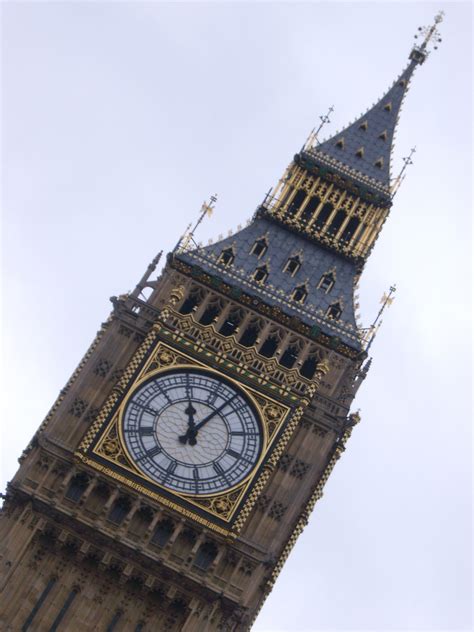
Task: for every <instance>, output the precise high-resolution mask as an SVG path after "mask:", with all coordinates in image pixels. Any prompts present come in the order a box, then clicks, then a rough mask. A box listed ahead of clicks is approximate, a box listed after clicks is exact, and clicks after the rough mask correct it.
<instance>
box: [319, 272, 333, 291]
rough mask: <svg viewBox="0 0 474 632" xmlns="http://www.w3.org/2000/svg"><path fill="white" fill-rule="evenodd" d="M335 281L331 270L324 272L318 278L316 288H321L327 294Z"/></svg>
mask: <svg viewBox="0 0 474 632" xmlns="http://www.w3.org/2000/svg"><path fill="white" fill-rule="evenodd" d="M335 282H336V280H335V278H334V274H333V273H332V272H326V273H325V274H323V276H322V277H321V278H320V280H319V283H318V290H323V291H324V292H326V294H327V293H328V292H330V291H331V290H332V288H333V285H334V283H335Z"/></svg>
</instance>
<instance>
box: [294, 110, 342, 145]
mask: <svg viewBox="0 0 474 632" xmlns="http://www.w3.org/2000/svg"><path fill="white" fill-rule="evenodd" d="M332 112H334V106H333V105H331V107H330V108H329V110H328V111H327V114H323V115H322V116H320V117H319V118H320V120H321V123H320V124H319V127H318V129H316V128H315V127H313V129H312V130H311V132H310V134H309V136H308V138H307V139H306V142H305V143H304V145H303V147H302V149H301V151H304V150H305V149H309V148H310V147H312V146H313V145H314V144H315V143H316V142H317V140H318V134H319V132H320V131H321V130H322V129H323V127H324V126H325V125H326V123H330V122H331V119H330V118H329V116H330V114H331V113H332Z"/></svg>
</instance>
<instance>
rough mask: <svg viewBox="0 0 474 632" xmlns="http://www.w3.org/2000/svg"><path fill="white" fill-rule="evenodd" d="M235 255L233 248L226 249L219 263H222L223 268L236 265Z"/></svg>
mask: <svg viewBox="0 0 474 632" xmlns="http://www.w3.org/2000/svg"><path fill="white" fill-rule="evenodd" d="M234 259H235V255H234V251H233V250H232V248H225V249H224V250H223V251H222V252H221V255H220V257H219V259H218V263H221V264H222V265H223V266H225V267H227V266H231V265H232V264H233V263H234Z"/></svg>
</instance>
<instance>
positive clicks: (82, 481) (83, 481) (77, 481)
mask: <svg viewBox="0 0 474 632" xmlns="http://www.w3.org/2000/svg"><path fill="white" fill-rule="evenodd" d="M89 480H90V479H89V477H88V476H87V475H86V474H84V473H83V472H81V473H80V474H76V475H75V476H73V477H72V478H71V480H70V481H69V485H68V488H67V490H66V494H65V497H66V498H67V499H68V500H71V501H72V502H73V503H77V502H79V500H80V499H81V496H82V494H83V493H84V492H85V491H86V489H87V486H88V484H89Z"/></svg>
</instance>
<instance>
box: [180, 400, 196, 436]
mask: <svg viewBox="0 0 474 632" xmlns="http://www.w3.org/2000/svg"><path fill="white" fill-rule="evenodd" d="M184 412H185V413H186V415H187V416H188V429H187V430H186V433H185V434H184V435H181V436H180V437H178V438H179V440H180V442H181V443H184V444H186V443H187V441H189V444H190V445H196V424H195V423H194V415H195V414H196V409H195V408H194V406H193V405H192V403H191V400H189V404H188V406H187V408H186V409H185V411H184Z"/></svg>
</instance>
